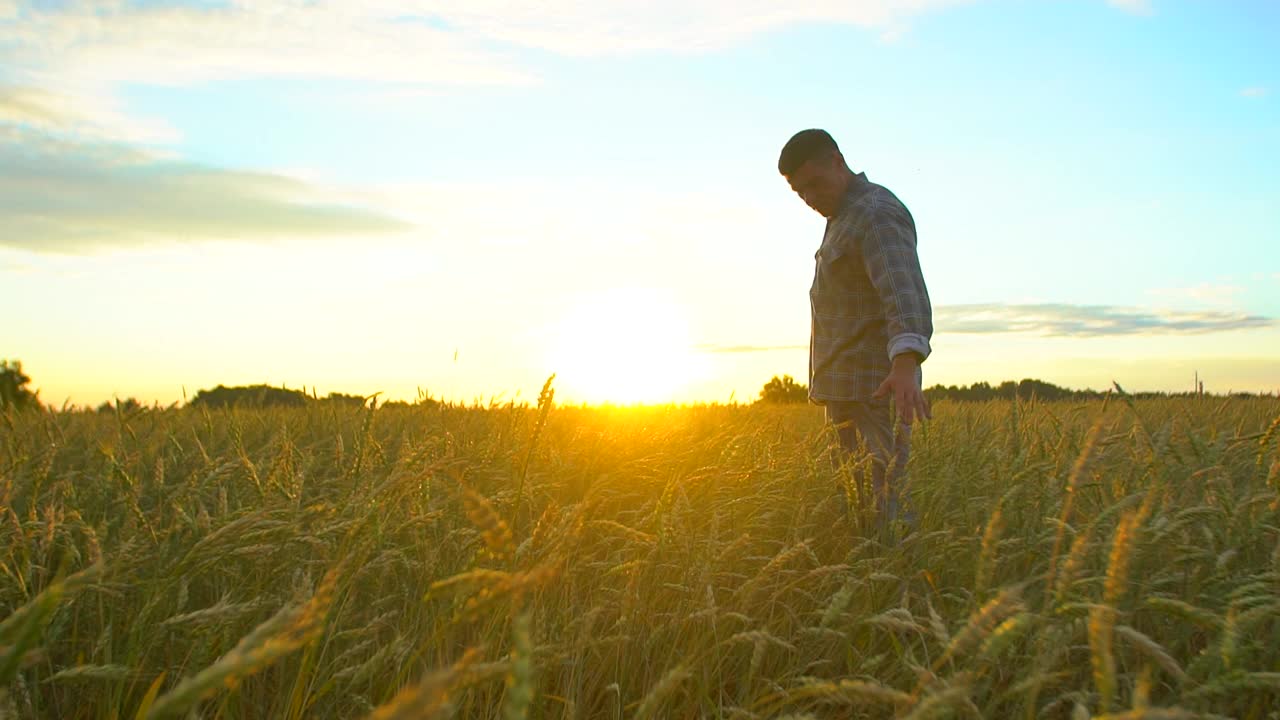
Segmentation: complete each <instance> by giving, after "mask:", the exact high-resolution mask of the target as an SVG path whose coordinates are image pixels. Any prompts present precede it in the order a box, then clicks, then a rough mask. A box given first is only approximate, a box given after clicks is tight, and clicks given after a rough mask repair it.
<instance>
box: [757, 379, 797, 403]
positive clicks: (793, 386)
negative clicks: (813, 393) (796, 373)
mask: <svg viewBox="0 0 1280 720" xmlns="http://www.w3.org/2000/svg"><path fill="white" fill-rule="evenodd" d="M808 401H809V386H808V385H801V384H799V383H797V382H796V381H795V378H793V377H791V376H790V375H783V376H782V377H778V376H777V375H774V376H773V379H771V380H770V381H769V382H767V383H765V384H764V387H763V388H761V389H760V402H766V403H803V402H808Z"/></svg>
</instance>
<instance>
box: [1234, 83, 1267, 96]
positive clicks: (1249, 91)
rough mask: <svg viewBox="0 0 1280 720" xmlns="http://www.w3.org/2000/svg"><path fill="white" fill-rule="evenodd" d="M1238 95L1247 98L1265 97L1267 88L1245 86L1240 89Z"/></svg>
mask: <svg viewBox="0 0 1280 720" xmlns="http://www.w3.org/2000/svg"><path fill="white" fill-rule="evenodd" d="M1240 95H1241V96H1243V97H1247V98H1259V97H1266V95H1267V89H1266V88H1264V87H1258V86H1254V87H1247V88H1245V89H1243V90H1241V91H1240Z"/></svg>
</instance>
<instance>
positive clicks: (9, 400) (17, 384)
mask: <svg viewBox="0 0 1280 720" xmlns="http://www.w3.org/2000/svg"><path fill="white" fill-rule="evenodd" d="M30 383H31V378H30V377H28V376H27V374H26V373H24V372H22V361H20V360H14V361H13V362H12V363H10V362H9V361H8V360H0V410H3V409H5V408H7V407H15V408H24V407H31V406H34V405H39V404H40V401H39V398H37V397H36V396H37V395H38V394H39V393H37V392H31V390H30V389H29V388H28V387H27V385H28V384H30Z"/></svg>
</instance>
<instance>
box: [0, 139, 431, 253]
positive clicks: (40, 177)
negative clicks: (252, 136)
mask: <svg viewBox="0 0 1280 720" xmlns="http://www.w3.org/2000/svg"><path fill="white" fill-rule="evenodd" d="M406 227H407V224H406V223H404V222H402V221H400V220H398V219H396V218H393V217H391V216H389V215H386V214H384V213H380V212H375V211H370V210H365V209H362V208H360V207H356V206H353V205H352V204H350V203H340V202H334V201H333V199H332V198H331V197H329V196H326V195H325V194H323V193H322V192H320V191H317V190H316V189H315V188H312V187H311V186H309V185H307V184H305V183H302V182H300V181H297V180H294V179H292V178H288V177H284V176H280V175H272V174H266V173H251V172H236V171H229V170H220V169H217V168H209V167H203V166H199V165H193V164H190V163H182V162H176V161H173V160H168V159H165V158H163V157H159V156H156V155H154V154H152V153H149V152H147V151H145V150H141V149H138V148H136V147H130V146H126V145H117V144H111V143H85V142H82V141H76V140H71V139H67V138H65V137H59V136H55V135H49V134H45V133H41V132H38V131H35V130H31V129H23V128H20V127H16V126H12V125H10V126H8V127H6V126H4V125H0V228H3V231H0V245H3V246H7V247H11V248H18V249H22V250H32V251H39V252H56V253H80V252H89V251H94V250H100V249H105V248H115V247H126V246H136V245H144V244H158V243H180V242H191V241H201V240H223V239H234V240H262V239H271V238H280V237H314V236H326V235H362V234H373V233H386V232H395V231H399V230H403V229H405V228H406Z"/></svg>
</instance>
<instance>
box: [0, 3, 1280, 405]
mask: <svg viewBox="0 0 1280 720" xmlns="http://www.w3.org/2000/svg"><path fill="white" fill-rule="evenodd" d="M530 7H532V6H530ZM539 7H542V6H539ZM1277 48H1280V6H1277V5H1276V4H1275V3H1268V2H1255V3H1243V2H1242V3H1225V2H1224V3H1201V2H1173V1H1169V2H1161V1H1160V0H1153V1H1152V2H1149V3H1144V2H1132V1H1131V2H1105V1H1104V0H1096V1H1094V0H1078V1H1074V2H998V1H993V2H981V1H975V2H946V1H938V2H925V3H895V2H891V1H889V0H882V1H879V2H845V3H812V4H810V5H809V6H804V7H795V8H785V9H780V8H779V7H777V6H774V5H772V4H770V3H765V2H749V3H745V4H744V3H727V2H720V1H719V0H702V1H701V2H684V3H648V4H643V5H637V4H623V3H608V2H601V3H598V4H593V5H591V6H582V5H579V4H574V3H564V4H563V5H559V4H555V3H553V4H552V5H551V6H546V7H543V8H542V9H541V10H537V11H535V10H532V9H529V8H523V7H521V6H519V5H512V6H503V5H502V4H501V3H496V2H493V3H490V2H472V3H457V2H438V3H422V4H418V5H415V4H408V5H406V4H396V3H385V4H384V3H377V2H371V3H360V4H356V3H341V2H321V3H313V4H297V3H281V4H275V3H262V4H254V5H250V4H241V3H236V2H230V3H198V4H191V5H188V6H185V7H184V6H182V5H181V4H180V3H158V2H150V3H145V4H138V3H95V4H92V5H88V4H86V5H80V4H77V3H75V2H60V3H38V4H35V5H32V4H28V3H17V4H13V3H8V4H6V3H5V2H0V187H3V188H6V190H7V192H6V195H7V197H8V200H0V302H3V303H5V304H6V305H7V306H10V307H13V306H17V307H22V308H28V309H29V312H26V313H23V318H22V319H21V320H19V322H18V323H16V326H15V328H14V329H12V330H11V331H10V332H7V333H6V335H8V337H7V338H6V339H5V340H6V341H5V343H4V344H3V346H0V354H3V355H4V356H6V357H19V358H21V359H22V360H24V362H25V363H26V365H27V367H28V369H29V372H30V373H31V374H32V375H33V377H35V378H36V380H37V383H38V384H40V385H41V390H42V396H43V397H45V398H46V399H47V400H50V399H51V400H54V401H60V400H61V399H64V398H70V399H71V400H72V401H73V402H98V401H100V400H101V399H105V398H106V397H110V396H111V395H112V394H118V395H121V396H129V395H134V396H138V397H139V398H142V399H145V400H151V399H156V400H160V401H162V402H169V401H172V400H175V399H179V398H180V396H181V391H182V388H183V387H186V388H189V389H195V388H199V387H206V386H210V385H213V384H217V383H218V382H226V383H232V382H269V383H273V384H279V383H282V382H284V383H289V384H291V385H293V386H298V385H303V384H305V385H308V386H312V385H316V386H319V388H320V390H321V391H322V392H324V391H327V390H337V391H344V392H373V391H376V390H381V391H384V392H385V393H387V394H388V395H391V396H409V397H411V396H412V395H413V394H414V392H415V391H416V388H417V387H427V388H431V389H434V390H435V391H436V393H437V394H444V395H446V396H451V397H456V398H459V399H472V398H475V397H482V396H489V395H505V396H507V397H510V396H512V395H515V394H518V393H523V394H524V395H522V396H527V395H528V394H529V393H536V390H537V388H538V387H539V386H540V385H541V380H542V379H543V378H545V376H546V375H548V374H550V372H560V373H561V377H560V379H559V382H560V383H561V387H562V392H563V394H562V396H563V397H567V398H569V399H574V398H579V399H585V400H604V399H618V400H627V399H643V400H667V399H678V400H723V399H726V398H727V397H729V396H731V395H733V396H736V397H738V398H745V397H750V396H752V395H753V394H754V393H755V391H756V390H757V389H758V388H759V387H760V385H761V384H763V382H764V381H765V380H767V379H768V377H769V376H770V375H772V374H775V373H784V372H785V373H790V374H793V375H796V376H797V377H802V376H803V374H804V371H805V353H804V350H803V345H804V343H805V342H806V341H807V329H808V325H807V295H806V291H807V288H808V283H809V281H810V279H811V277H812V252H813V249H814V248H815V247H816V245H817V244H818V242H819V241H820V233H821V228H822V221H821V219H820V218H818V217H817V216H815V215H813V214H812V213H811V212H810V211H808V210H807V208H805V207H804V206H803V204H801V203H800V202H799V201H798V200H797V199H796V198H795V197H794V196H792V195H790V194H789V191H788V189H787V187H786V184H785V182H784V181H783V180H782V179H781V178H780V177H779V176H778V175H777V174H776V170H774V167H775V163H776V158H777V152H778V149H779V148H780V146H781V144H782V143H783V142H784V141H785V140H786V138H787V137H788V136H789V135H790V134H791V133H792V132H794V131H796V130H798V129H801V128H804V127H810V126H821V127H825V128H827V129H828V130H830V131H831V132H832V133H833V134H834V135H835V136H836V138H837V140H839V141H840V143H841V145H842V148H843V149H844V151H845V155H846V157H847V158H848V159H849V161H850V163H851V165H852V166H853V167H854V168H855V169H858V170H864V171H866V172H867V174H868V176H869V177H870V178H871V179H872V180H875V181H877V182H881V183H883V184H885V185H886V186H888V187H890V188H891V189H892V190H894V192H895V193H897V194H898V195H899V197H901V198H902V199H903V200H904V201H905V202H906V203H907V205H908V206H909V207H910V208H911V210H912V212H913V214H914V215H915V217H916V220H917V223H918V227H919V233H920V255H921V262H922V265H923V267H924V270H925V274H926V281H927V283H928V285H929V289H930V292H931V295H932V299H933V302H934V305H935V309H936V316H937V317H936V322H935V324H936V326H937V330H936V336H935V342H934V346H935V356H934V357H933V358H931V359H930V361H929V363H928V364H927V365H926V382H927V383H929V382H947V383H968V382H972V381H976V380H990V381H998V380H1002V379H1016V378H1021V377H1038V378H1042V379H1045V380H1049V381H1052V382H1059V383H1062V384H1069V385H1073V386H1091V387H1105V386H1107V385H1108V384H1109V383H1110V381H1111V380H1119V381H1120V382H1121V383H1122V384H1124V385H1125V386H1126V387H1137V388H1140V389H1176V388H1181V387H1182V386H1184V385H1188V386H1189V379H1188V378H1189V377H1190V376H1191V373H1192V372H1193V371H1195V370H1199V371H1200V372H1201V373H1202V374H1203V375H1205V376H1206V377H1207V378H1208V379H1209V381H1210V382H1209V385H1210V387H1216V389H1218V390H1226V389H1230V388H1234V389H1241V388H1245V389H1254V390H1277V389H1280V373H1278V372H1276V371H1275V370H1274V369H1273V368H1275V367H1280V362H1277V360H1280V329H1278V328H1277V326H1276V324H1275V322H1274V320H1273V318H1276V317H1280V250H1277V248H1278V247H1280V243H1277V240H1280V238H1278V237H1277V234H1278V233H1277V230H1276V228H1277V227H1280V170H1277V169H1276V168H1277V163H1275V160H1274V159H1275V158H1277V157H1280V105H1278V104H1277V102H1278V100H1277V95H1276V93H1277V92H1280V77H1278V76H1280V58H1278V57H1277V54H1278V53H1280V51H1278V50H1277ZM6 165H7V166H8V168H9V169H8V171H6V170H5V169H4V166H6ZM614 324H618V325H621V326H628V325H631V326H633V327H636V328H645V329H644V333H647V335H646V334H643V333H642V334H639V335H637V334H634V333H633V334H631V335H628V334H626V333H618V334H617V335H616V336H609V334H608V333H604V334H602V331H601V329H600V327H599V326H602V325H614ZM592 326H594V327H592ZM677 326H678V327H677ZM673 327H675V328H676V329H677V330H678V332H677V331H672V330H671V328H673ZM606 336H607V337H606ZM592 337H595V338H596V339H597V340H598V342H595V343H592V342H590V339H591V338H592ZM637 344H639V345H645V346H647V347H648V348H649V351H648V352H650V353H651V355H650V356H648V360H647V366H648V367H651V368H652V367H662V368H664V369H663V371H662V373H660V374H662V375H663V377H662V378H659V379H655V380H653V381H651V382H647V383H644V386H645V390H644V391H643V392H640V393H637V392H636V391H635V389H634V388H633V387H630V386H634V385H636V383H635V382H634V380H632V381H629V380H628V379H627V376H628V374H629V373H630V374H631V375H632V376H634V375H635V373H637V372H639V371H640V368H633V367H631V366H630V365H629V364H628V363H630V362H633V360H626V359H624V358H628V357H631V358H634V357H635V356H636V355H637V353H636V346H637ZM158 347H159V348H163V349H158ZM87 348H93V353H97V355H95V356H93V357H95V361H94V362H93V363H92V366H91V367H86V365H87V364H89V363H90V361H89V357H91V354H90V353H89V351H88V350H87ZM655 348H656V349H655ZM753 348H754V349H755V350H752V349H753ZM455 351H456V352H457V356H456V358H457V359H455ZM557 366H567V367H557ZM602 368H609V370H608V371H605V370H602ZM566 369H569V370H570V372H568V373H566V372H565V370H566ZM1215 383H1216V385H1215Z"/></svg>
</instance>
